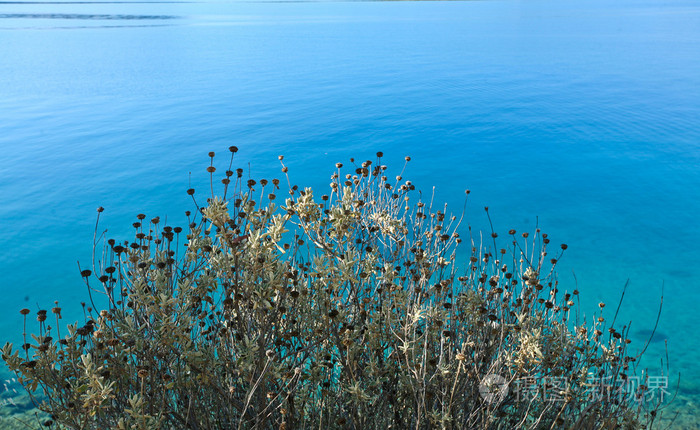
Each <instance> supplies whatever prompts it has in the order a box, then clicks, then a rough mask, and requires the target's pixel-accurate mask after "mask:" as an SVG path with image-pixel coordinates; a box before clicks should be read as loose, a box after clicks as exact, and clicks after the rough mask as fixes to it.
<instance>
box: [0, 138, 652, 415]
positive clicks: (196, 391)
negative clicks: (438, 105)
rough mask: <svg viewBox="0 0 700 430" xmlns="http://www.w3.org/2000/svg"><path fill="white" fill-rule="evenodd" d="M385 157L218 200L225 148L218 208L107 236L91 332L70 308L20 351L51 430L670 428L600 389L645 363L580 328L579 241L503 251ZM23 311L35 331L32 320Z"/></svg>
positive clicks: (617, 342) (233, 179)
mask: <svg viewBox="0 0 700 430" xmlns="http://www.w3.org/2000/svg"><path fill="white" fill-rule="evenodd" d="M230 150H231V153H232V154H231V156H232V160H233V153H235V152H236V151H237V149H236V148H235V147H231V148H230ZM377 155H378V157H377V159H376V161H375V162H372V161H366V162H363V163H361V164H355V163H354V161H353V163H352V164H353V170H352V171H351V172H350V173H347V174H346V173H345V171H346V170H344V168H343V166H342V165H341V164H337V165H336V167H337V171H335V173H333V175H332V177H331V183H330V189H329V191H328V194H326V195H321V196H319V195H317V194H315V193H314V191H312V190H311V189H309V188H306V189H303V190H302V189H300V188H298V187H296V186H289V187H287V186H285V187H282V188H283V189H284V191H282V190H281V187H280V181H279V180H277V179H273V180H271V181H266V180H264V179H262V180H260V181H255V180H252V179H249V180H246V179H245V178H244V177H243V170H242V169H238V170H236V171H232V170H227V171H226V174H225V178H224V179H223V180H222V182H223V186H221V188H222V192H221V193H220V194H219V195H216V194H215V193H214V172H215V170H216V169H215V168H214V167H213V158H214V154H213V153H210V157H211V158H212V164H211V166H210V167H209V168H208V169H207V170H208V171H209V174H210V176H211V182H212V186H211V190H207V193H206V194H209V193H211V195H210V196H209V197H208V198H207V199H206V204H204V205H203V206H201V207H200V206H199V205H198V204H197V199H194V197H195V192H194V190H193V189H190V190H188V193H189V194H190V195H192V197H193V199H194V204H195V207H196V208H197V210H195V211H193V213H189V212H188V213H187V216H188V223H189V225H188V226H187V227H186V228H185V229H183V228H179V227H171V226H167V225H162V223H161V221H160V219H159V218H153V219H151V220H150V222H149V221H148V220H147V219H146V216H145V215H138V216H137V221H136V222H135V223H134V229H135V237H134V239H133V240H132V241H130V242H123V241H115V240H112V239H110V240H107V241H106V242H105V243H104V247H103V246H102V245H99V243H101V241H100V240H98V241H96V247H95V254H96V258H95V259H94V260H95V261H96V263H94V265H93V268H92V270H83V271H82V276H83V277H84V279H85V282H86V283H87V285H88V291H90V301H89V303H88V304H87V305H84V307H85V314H86V318H85V322H84V324H82V325H80V324H77V323H76V324H73V325H68V327H67V330H66V328H64V329H63V330H61V329H60V328H59V325H60V324H59V321H58V319H59V318H60V314H61V309H60V308H58V305H56V307H54V308H53V309H52V310H51V311H49V312H47V311H46V310H41V311H39V312H38V314H37V320H38V322H39V327H38V334H36V335H33V336H32V337H33V341H31V343H30V342H27V341H26V340H25V344H24V346H23V348H20V349H19V350H15V349H13V346H12V345H11V344H7V345H6V346H5V347H4V349H3V351H2V352H3V355H2V358H3V359H4V360H5V361H6V363H7V365H8V366H9V367H10V369H11V370H12V371H14V372H15V373H17V375H18V377H19V378H20V381H21V382H22V384H23V385H24V386H25V388H26V389H27V390H28V391H29V392H30V394H32V396H33V397H34V398H35V399H36V401H37V404H38V405H39V407H40V409H41V410H43V411H45V412H47V413H49V414H50V415H51V421H50V422H48V423H46V424H47V425H53V426H58V427H60V428H73V429H106V428H117V429H172V428H182V429H185V428H188V429H232V428H238V429H248V428H260V429H267V428H275V429H277V428H280V429H300V428H323V429H331V428H350V429H388V428H394V429H409V428H413V429H428V428H443V429H477V428H478V429H512V428H579V429H591V428H617V427H620V426H622V427H625V428H638V427H639V426H640V425H641V423H643V422H647V421H653V416H654V415H655V412H656V410H655V409H654V408H647V405H645V404H644V403H642V402H636V403H635V402H634V401H627V400H626V399H625V400H623V401H621V400H620V398H619V397H618V396H615V395H610V394H611V393H610V392H606V393H599V394H601V395H592V390H593V389H594V388H595V387H596V386H597V385H596V384H595V381H600V380H606V381H609V382H610V383H611V384H609V385H600V387H607V388H608V391H609V389H610V387H616V386H620V385H621V384H624V382H625V381H627V380H628V379H629V377H630V375H633V374H634V372H635V366H636V359H637V357H632V356H630V355H629V354H628V353H627V344H628V343H629V341H628V340H627V331H626V328H625V327H623V328H621V329H616V328H614V327H613V325H612V324H610V325H609V326H608V323H607V322H606V321H605V319H604V318H603V317H602V312H601V316H600V317H597V318H596V319H595V320H594V321H593V322H590V323H588V324H587V323H586V322H585V321H579V317H578V312H577V311H576V309H577V307H578V297H577V295H578V291H571V292H565V291H560V289H559V284H558V281H557V278H556V272H555V270H554V269H555V267H556V263H557V260H558V259H559V258H560V257H561V255H562V253H563V250H564V249H566V245H561V246H558V245H557V246H554V245H552V244H550V241H549V238H548V237H547V235H546V234H543V233H541V232H540V231H539V230H536V231H534V232H533V233H532V234H531V235H528V234H517V235H516V232H515V231H514V230H511V231H510V232H509V235H508V236H507V239H505V240H503V239H498V240H500V241H502V242H505V243H507V246H505V247H504V248H499V247H498V246H497V245H498V242H497V239H496V237H497V235H496V234H495V233H492V232H489V233H487V234H486V238H485V239H483V241H482V239H481V236H480V235H472V234H471V230H469V232H470V234H469V237H466V236H465V237H464V238H462V237H460V235H459V233H458V227H459V226H460V222H461V221H462V220H461V218H458V217H455V216H452V215H449V214H447V213H446V212H447V211H446V207H445V206H440V207H437V206H435V205H434V204H433V202H432V201H425V200H424V199H423V198H422V196H421V195H420V194H419V193H418V192H416V191H415V190H414V186H413V185H412V184H411V182H410V181H406V180H404V179H403V178H402V177H401V176H397V177H395V178H392V179H389V178H388V177H387V174H388V173H387V168H386V166H383V165H382V164H381V153H379V154H377ZM280 160H281V162H282V163H283V161H282V157H280ZM408 160H409V159H408V157H407V161H408ZM229 169H231V167H229ZM282 171H283V172H284V173H285V176H286V173H287V168H286V167H285V166H284V164H282ZM283 179H284V178H283ZM286 182H287V184H289V177H288V176H287V177H286ZM287 188H288V190H287ZM278 193H281V194H285V196H284V197H285V198H282V196H277V194H278ZM198 195H199V194H197V196H198ZM101 210H102V209H101V208H100V209H98V212H101ZM487 212H488V209H487ZM98 220H99V214H98ZM183 243H184V245H185V246H183ZM460 244H461V245H460ZM98 245H99V246H98ZM553 248H554V249H553ZM458 249H459V250H460V251H459V253H458V252H457V251H458ZM463 255H466V258H464V259H462V258H458V256H460V257H461V256H463ZM458 260H460V261H459V262H458ZM461 260H464V261H461ZM98 292H99V293H101V294H97V293H98ZM93 296H94V300H93ZM601 308H602V306H601ZM21 312H22V314H23V315H24V318H25V324H26V320H27V318H28V317H27V314H29V313H30V311H29V310H27V309H24V310H22V311H21ZM54 319H55V325H54V326H53V327H52V326H50V325H49V324H51V323H52V322H53V321H54ZM524 381H531V382H532V384H531V385H527V384H524ZM543 381H545V382H543ZM616 382H618V383H617V384H616ZM644 388H645V387H644V386H643V385H642V386H641V387H639V389H638V390H637V391H635V392H634V393H632V394H633V400H634V398H637V399H639V398H643V396H644Z"/></svg>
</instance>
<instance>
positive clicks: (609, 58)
mask: <svg viewBox="0 0 700 430" xmlns="http://www.w3.org/2000/svg"><path fill="white" fill-rule="evenodd" d="M231 145H236V146H237V147H238V148H239V151H238V153H236V156H235V158H234V167H241V168H243V169H244V170H245V172H246V173H245V175H246V176H248V175H249V176H250V177H253V178H267V179H272V178H274V177H278V178H282V179H283V181H286V179H284V176H283V173H282V172H280V168H281V165H280V162H279V160H278V156H280V155H283V156H284V163H285V165H287V166H288V167H289V175H290V180H291V181H292V182H293V183H295V184H298V185H299V186H300V187H302V188H303V187H305V186H311V187H313V188H314V189H315V190H320V191H319V192H318V193H319V194H321V193H322V192H323V190H326V189H327V188H328V183H329V179H330V175H331V174H332V173H333V171H334V170H335V163H337V162H342V163H345V164H347V165H350V164H351V162H350V159H351V158H354V159H355V160H356V162H358V161H363V160H366V159H372V160H373V159H375V158H376V155H375V154H376V152H378V151H382V152H383V153H384V157H383V161H382V162H383V163H384V164H386V165H387V166H388V167H389V172H396V173H395V174H398V173H399V172H401V170H402V169H404V164H406V163H405V161H404V157H406V156H410V157H411V161H410V162H409V163H407V164H406V166H405V171H404V173H403V176H404V178H407V179H410V180H412V182H413V183H414V184H415V186H416V188H417V190H420V191H421V192H422V195H423V196H424V198H425V199H433V200H434V201H435V202H440V203H442V202H446V203H447V205H448V206H447V207H448V212H453V213H455V214H457V215H459V214H461V213H462V210H463V204H464V198H465V193H464V191H465V190H466V189H469V190H470V194H469V197H468V200H467V204H466V209H465V210H464V211H465V221H464V226H467V225H469V226H471V227H472V232H473V234H474V236H475V237H477V238H478V237H479V231H485V232H487V233H486V235H490V224H489V220H488V218H487V217H486V212H485V210H484V208H485V207H488V208H489V209H488V213H489V215H490V218H491V222H492V223H493V228H494V230H495V231H496V232H498V233H499V234H500V236H499V240H501V239H503V240H504V241H506V242H507V240H508V239H507V238H505V237H506V236H507V232H508V230H509V229H511V228H513V229H516V230H517V231H518V234H519V233H520V232H522V231H534V230H535V229H537V228H540V229H541V231H542V232H546V233H547V234H548V235H549V238H550V239H551V240H552V241H553V242H554V243H555V244H559V243H566V244H567V245H568V249H567V250H566V251H565V252H564V254H563V257H562V258H561V260H560V263H559V265H558V280H559V283H560V290H566V291H572V290H573V289H578V290H579V291H580V297H581V302H580V305H577V306H578V308H579V312H580V316H581V318H586V319H587V321H589V322H590V321H592V320H593V318H595V317H597V316H598V314H599V313H600V308H599V306H598V304H599V303H600V302H604V303H606V304H607V306H606V308H605V309H604V310H603V311H604V314H605V316H607V317H608V318H610V317H612V315H614V313H615V310H616V309H617V307H618V304H619V303H620V300H621V298H622V303H621V305H620V306H619V308H620V310H619V315H618V317H617V318H618V321H623V322H624V325H627V326H628V327H629V328H630V336H631V338H632V340H633V342H632V344H630V345H631V347H632V350H631V351H641V350H642V349H644V347H645V345H646V344H647V343H648V347H647V348H646V351H645V354H644V356H645V358H644V360H645V365H648V374H649V375H650V376H653V377H655V378H656V379H655V381H657V385H656V388H657V389H658V390H659V391H657V394H658V395H660V396H661V395H665V396H666V399H665V400H668V401H669V402H670V401H671V400H673V401H672V402H670V404H669V406H668V408H667V410H666V411H665V412H664V413H665V414H666V416H673V414H675V413H678V418H677V419H676V421H675V422H674V423H673V424H672V426H673V427H672V428H679V429H680V428H683V429H698V428H700V425H698V421H699V420H700V419H698V418H696V417H698V416H700V415H699V414H700V366H698V362H700V334H698V333H699V332H698V330H697V327H698V324H699V322H698V314H699V311H700V306H699V304H700V278H699V277H697V276H698V274H699V273H700V3H698V2H697V1H695V0H559V1H554V0H481V1H371V0H370V1H306V0H299V1H297V0H281V1H272V0H270V1H264V0H263V1H254V0H251V1H230V0H221V1H192V2H185V1H182V2H180V1H97V2H96V1H89V0H86V1H59V0H57V1H0V229H1V230H0V231H1V232H2V233H1V235H0V238H1V239H0V240H1V241H2V242H0V243H4V245H2V247H0V293H1V296H0V297H1V299H0V335H2V339H0V343H2V344H4V343H5V342H12V343H14V344H15V345H16V346H17V345H18V344H20V343H21V339H22V331H23V327H22V316H21V315H20V313H19V310H20V309H21V308H25V307H26V308H29V309H31V310H38V309H47V308H51V307H53V306H55V305H54V301H58V303H59V306H61V307H62V308H63V318H64V319H63V321H64V322H65V323H68V322H73V321H76V320H82V318H83V313H82V308H81V305H80V302H84V301H86V300H87V290H86V287H85V285H84V284H83V282H82V280H81V277H80V271H79V266H80V267H81V268H85V267H89V266H90V265H91V263H92V250H93V242H94V240H95V239H94V238H95V236H97V237H98V238H99V237H101V236H102V234H103V232H104V231H105V230H106V233H104V234H105V236H104V237H114V238H116V239H131V235H132V234H133V232H132V228H131V223H132V222H134V221H136V219H135V216H136V214H138V213H145V214H147V216H149V217H152V216H156V215H157V216H160V217H161V219H167V222H168V223H169V224H171V225H184V224H185V223H186V218H185V215H184V212H185V211H186V210H191V209H192V205H193V204H192V201H191V199H190V197H189V196H188V195H187V194H186V190H187V189H188V188H190V187H195V188H197V189H202V190H206V188H207V187H208V186H209V185H208V184H209V176H208V173H207V172H206V170H205V169H206V167H207V166H208V165H209V162H210V160H209V156H208V155H207V154H208V153H209V152H210V151H213V152H215V153H216V156H215V159H214V163H215V165H219V166H221V168H220V170H219V171H222V170H225V168H227V167H228V161H229V158H228V157H229V153H228V147H229V146H231ZM283 183H284V182H283ZM198 195H199V194H198ZM100 206H102V207H104V208H105V210H104V212H103V213H101V214H100V220H99V224H97V225H96V221H97V212H96V208H97V207H100ZM96 232H97V234H96ZM625 286H626V287H625ZM657 319H658V323H657ZM32 330H35V327H34V323H32V324H30V326H29V327H28V329H27V331H28V332H31V331H32ZM652 332H653V333H654V334H653V336H652V335H651V334H652ZM635 348H636V349H635ZM13 378H15V375H13V374H11V373H10V372H9V371H8V370H7V369H6V368H2V369H0V382H3V384H4V388H2V387H0V391H2V393H0V427H2V426H5V427H7V428H10V427H9V426H10V425H14V424H13V423H16V420H15V419H14V417H17V416H18V415H19V414H25V415H26V414H27V413H28V411H31V410H30V409H29V406H28V403H27V401H26V396H24V395H23V392H22V390H21V387H20V386H19V385H18V383H17V381H16V379H13ZM5 427H3V428H5Z"/></svg>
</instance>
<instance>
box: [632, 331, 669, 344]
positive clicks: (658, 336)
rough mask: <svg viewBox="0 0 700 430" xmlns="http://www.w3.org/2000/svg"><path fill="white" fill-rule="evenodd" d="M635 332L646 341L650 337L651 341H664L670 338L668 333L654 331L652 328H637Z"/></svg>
mask: <svg viewBox="0 0 700 430" xmlns="http://www.w3.org/2000/svg"><path fill="white" fill-rule="evenodd" d="M634 334H635V336H636V337H638V338H640V339H643V340H644V341H645V342H646V341H647V340H649V338H651V343H658V342H663V341H665V340H667V339H668V338H669V337H668V335H667V334H666V333H664V332H661V331H658V330H657V331H656V332H654V331H653V330H651V329H643V330H637V331H636V332H634ZM652 334H653V336H652Z"/></svg>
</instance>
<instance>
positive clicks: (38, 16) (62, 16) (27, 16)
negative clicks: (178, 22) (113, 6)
mask: <svg viewBox="0 0 700 430" xmlns="http://www.w3.org/2000/svg"><path fill="white" fill-rule="evenodd" d="M11 18H19V19H80V20H110V21H111V20H115V21H132V20H152V21H153V20H168V19H178V18H181V17H179V16H173V15H105V14H96V15H92V14H78V13H6V14H0V19H11Z"/></svg>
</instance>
